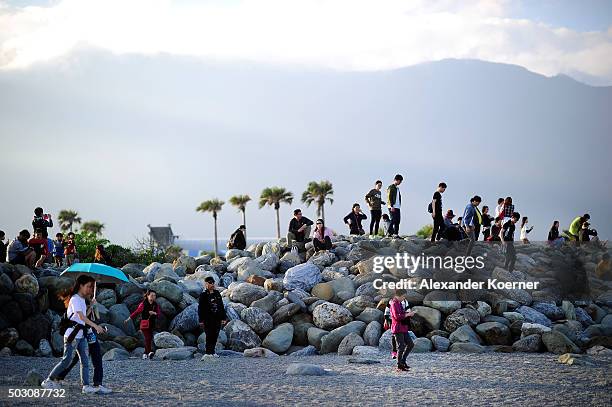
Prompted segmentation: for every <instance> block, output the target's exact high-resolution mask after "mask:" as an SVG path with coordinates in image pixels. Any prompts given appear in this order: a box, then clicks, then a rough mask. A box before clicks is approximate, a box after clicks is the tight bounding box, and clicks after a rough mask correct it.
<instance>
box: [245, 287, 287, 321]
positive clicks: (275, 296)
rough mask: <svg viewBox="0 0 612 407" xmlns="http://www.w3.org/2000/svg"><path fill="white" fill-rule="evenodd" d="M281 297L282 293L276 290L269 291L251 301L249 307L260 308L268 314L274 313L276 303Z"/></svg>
mask: <svg viewBox="0 0 612 407" xmlns="http://www.w3.org/2000/svg"><path fill="white" fill-rule="evenodd" d="M282 299H283V295H282V294H281V293H280V292H278V291H270V292H269V293H268V294H267V295H266V296H265V297H263V298H260V299H258V300H256V301H253V302H252V303H251V307H256V308H261V309H262V310H264V311H265V312H267V313H268V314H270V315H272V314H274V311H275V310H276V303H277V302H279V301H280V300H282Z"/></svg>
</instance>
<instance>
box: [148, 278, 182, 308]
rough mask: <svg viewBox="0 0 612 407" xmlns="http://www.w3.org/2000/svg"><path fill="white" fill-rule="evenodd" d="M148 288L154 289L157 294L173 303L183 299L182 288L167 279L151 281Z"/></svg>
mask: <svg viewBox="0 0 612 407" xmlns="http://www.w3.org/2000/svg"><path fill="white" fill-rule="evenodd" d="M149 288H150V289H151V290H153V291H155V292H156V293H157V295H158V296H161V297H164V298H166V299H168V300H170V301H172V302H173V303H175V304H177V303H179V302H181V300H182V299H183V290H181V288H180V287H179V286H178V285H176V284H174V283H171V282H170V281H167V280H157V281H153V282H152V283H151V284H150V285H149Z"/></svg>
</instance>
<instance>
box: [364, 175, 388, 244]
mask: <svg viewBox="0 0 612 407" xmlns="http://www.w3.org/2000/svg"><path fill="white" fill-rule="evenodd" d="M382 185H383V182H382V181H381V180H378V181H376V183H375V184H374V189H371V190H370V192H368V193H367V194H366V196H365V200H366V203H367V204H368V206H369V207H370V235H372V234H374V235H377V234H378V227H379V225H380V218H381V216H382V205H384V204H385V203H384V202H383V201H382V194H381V192H380V190H381V189H382Z"/></svg>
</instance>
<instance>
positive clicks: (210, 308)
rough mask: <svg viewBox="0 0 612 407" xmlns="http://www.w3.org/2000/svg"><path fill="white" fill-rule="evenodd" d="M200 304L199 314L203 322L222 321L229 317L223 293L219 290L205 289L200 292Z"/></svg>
mask: <svg viewBox="0 0 612 407" xmlns="http://www.w3.org/2000/svg"><path fill="white" fill-rule="evenodd" d="M199 302H200V304H199V306H198V316H199V321H200V322H201V323H204V324H206V323H210V322H215V323H218V322H221V321H223V320H225V319H227V314H226V313H225V306H224V305H223V299H222V298H221V294H220V293H219V291H217V290H213V292H212V293H211V292H209V291H208V290H206V289H204V291H202V294H200V301H199Z"/></svg>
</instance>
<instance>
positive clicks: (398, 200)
mask: <svg viewBox="0 0 612 407" xmlns="http://www.w3.org/2000/svg"><path fill="white" fill-rule="evenodd" d="M396 188H397V195H395V203H394V204H393V207H394V208H397V209H401V207H402V202H401V200H402V198H401V196H402V195H401V194H400V189H399V187H398V186H396Z"/></svg>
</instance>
